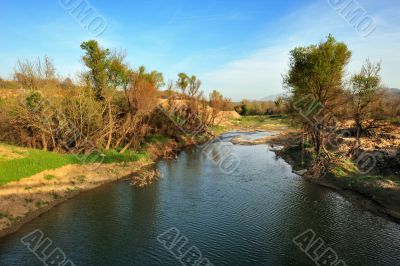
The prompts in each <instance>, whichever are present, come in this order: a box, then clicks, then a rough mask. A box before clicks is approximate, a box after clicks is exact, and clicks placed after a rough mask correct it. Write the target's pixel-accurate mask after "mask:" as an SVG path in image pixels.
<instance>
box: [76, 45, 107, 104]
mask: <svg viewBox="0 0 400 266" xmlns="http://www.w3.org/2000/svg"><path fill="white" fill-rule="evenodd" d="M81 48H82V49H83V50H84V51H85V53H86V54H85V55H84V56H83V57H82V60H83V62H84V64H85V65H86V67H88V68H89V69H90V71H89V72H88V79H89V81H90V83H91V86H92V88H93V90H94V95H95V98H96V100H103V99H104V95H103V91H104V90H105V89H106V88H107V83H108V78H109V74H108V67H109V63H110V62H109V58H108V57H109V55H110V51H109V49H103V48H101V47H100V46H99V44H98V43H97V41H95V40H90V41H87V42H84V43H82V44H81Z"/></svg>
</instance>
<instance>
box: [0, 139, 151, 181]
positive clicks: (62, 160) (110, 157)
mask: <svg viewBox="0 0 400 266" xmlns="http://www.w3.org/2000/svg"><path fill="white" fill-rule="evenodd" d="M0 148H1V149H2V151H3V153H2V154H1V157H0V185H4V184H6V183H8V182H11V181H16V180H20V179H21V178H24V177H29V176H32V175H35V174H37V173H40V172H42V171H44V170H48V169H56V168H59V167H62V166H64V165H68V164H88V163H115V162H132V161H138V160H140V159H146V158H149V155H148V154H147V152H133V151H126V152H125V153H123V154H120V153H118V152H117V151H114V150H109V151H103V152H102V153H93V154H91V155H79V156H78V155H72V154H59V153H55V152H48V151H42V150H34V149H22V148H17V147H14V146H11V145H6V144H0ZM5 152H6V154H7V152H8V153H9V154H10V157H9V158H7V155H5V154H4V153H5ZM13 157H16V158H13Z"/></svg>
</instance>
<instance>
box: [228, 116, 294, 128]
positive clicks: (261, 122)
mask: <svg viewBox="0 0 400 266" xmlns="http://www.w3.org/2000/svg"><path fill="white" fill-rule="evenodd" d="M234 123H235V125H236V126H239V127H243V128H261V129H262V128H285V127H288V126H290V120H289V118H288V117H287V116H282V115H257V116H242V117H241V118H240V119H238V120H236V121H234Z"/></svg>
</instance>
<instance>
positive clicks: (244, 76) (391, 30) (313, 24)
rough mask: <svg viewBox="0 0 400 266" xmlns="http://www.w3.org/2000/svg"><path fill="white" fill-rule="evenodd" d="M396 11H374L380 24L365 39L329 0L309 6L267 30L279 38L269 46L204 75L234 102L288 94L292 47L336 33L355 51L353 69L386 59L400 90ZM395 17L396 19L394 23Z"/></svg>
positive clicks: (386, 77)
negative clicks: (284, 83) (284, 84)
mask: <svg viewBox="0 0 400 266" xmlns="http://www.w3.org/2000/svg"><path fill="white" fill-rule="evenodd" d="M390 12H391V11H390V10H379V13H378V12H376V14H373V15H375V17H376V21H377V23H378V28H377V29H376V31H375V32H374V33H373V34H371V35H370V36H369V37H367V38H363V37H361V36H360V35H359V34H358V33H357V32H356V31H355V29H354V27H353V26H352V25H350V24H349V23H348V22H347V21H346V20H344V19H343V18H342V17H341V16H340V15H339V14H337V13H336V12H335V11H334V10H333V9H331V8H330V7H329V5H327V4H326V3H322V4H320V5H311V6H307V7H305V8H304V9H303V10H299V11H297V12H296V13H293V14H290V15H289V16H287V17H285V18H284V19H283V20H282V21H279V22H278V23H276V24H274V25H271V26H270V28H269V29H266V36H268V35H270V34H267V32H273V33H274V34H272V36H274V37H275V38H277V39H275V40H271V39H268V38H266V40H264V43H268V44H264V45H263V48H260V49H258V50H255V51H250V52H249V53H248V55H247V56H246V57H243V58H238V59H235V60H233V61H231V62H229V63H227V64H224V65H222V66H220V67H219V68H218V69H215V70H213V71H210V72H206V73H203V74H202V75H201V78H202V79H203V81H204V85H205V87H206V88H207V89H209V90H211V89H217V90H219V91H221V92H222V93H223V94H224V95H226V96H229V97H232V98H233V99H234V100H239V99H243V98H247V99H249V98H250V99H260V98H263V97H265V96H268V95H271V94H278V93H282V92H283V90H282V83H281V82H282V74H284V73H285V72H286V71H287V69H288V60H289V51H290V50H292V49H293V48H295V47H296V46H304V45H309V44H313V43H317V42H319V41H320V40H322V39H324V38H325V37H326V36H327V35H328V34H329V33H332V34H333V35H334V36H335V37H336V38H337V39H338V40H339V41H344V42H345V43H347V44H348V45H349V48H350V49H351V50H352V51H353V58H352V61H351V63H350V64H349V67H348V72H349V73H353V72H355V71H358V70H359V69H360V67H361V65H362V62H363V61H364V60H365V59H366V58H370V59H371V60H373V61H379V60H382V61H383V69H382V78H383V81H384V83H385V84H386V85H387V86H390V87H398V88H400V78H399V75H398V74H397V68H398V64H399V63H400V53H399V52H398V49H399V47H398V45H399V43H400V33H399V32H398V24H399V19H398V16H397V17H393V16H391V15H393V14H392V13H390ZM389 18H390V20H391V21H388V19H389ZM277 36H279V37H277ZM278 38H279V40H278ZM271 43H272V44H271Z"/></svg>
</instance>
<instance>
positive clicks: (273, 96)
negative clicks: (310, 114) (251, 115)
mask: <svg viewBox="0 0 400 266" xmlns="http://www.w3.org/2000/svg"><path fill="white" fill-rule="evenodd" d="M284 96H285V94H283V93H279V94H272V95H269V96H267V97H264V98H262V99H260V100H261V101H275V100H276V99H278V98H279V97H284Z"/></svg>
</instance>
